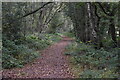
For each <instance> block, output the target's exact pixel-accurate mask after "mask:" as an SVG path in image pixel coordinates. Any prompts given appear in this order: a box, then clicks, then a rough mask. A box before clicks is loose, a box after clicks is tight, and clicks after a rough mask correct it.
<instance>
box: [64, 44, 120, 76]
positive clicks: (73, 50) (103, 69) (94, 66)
mask: <svg viewBox="0 0 120 80" xmlns="http://www.w3.org/2000/svg"><path fill="white" fill-rule="evenodd" d="M118 51H120V48H111V49H109V50H105V49H104V48H101V49H98V50H97V49H94V48H93V46H91V45H87V44H85V43H82V42H80V43H78V42H73V43H72V44H70V45H69V46H67V47H66V52H65V55H69V56H70V62H71V64H72V65H73V66H77V68H76V67H74V69H76V70H75V71H77V70H78V72H77V75H78V76H79V77H80V78H117V77H118V72H117V70H118V67H117V66H118V65H119V64H118Z"/></svg>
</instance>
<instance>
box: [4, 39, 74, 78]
mask: <svg viewBox="0 0 120 80" xmlns="http://www.w3.org/2000/svg"><path fill="white" fill-rule="evenodd" d="M70 40H71V39H70V38H66V37H64V38H63V40H61V41H60V42H58V43H55V44H54V45H52V46H50V47H48V48H47V49H45V50H43V51H42V57H41V58H38V59H37V60H35V61H34V62H33V63H31V64H27V65H25V66H24V67H23V68H15V69H11V70H3V77H4V78H74V75H73V74H72V73H71V72H70V69H69V67H68V64H67V63H68V62H67V60H66V56H65V55H64V54H63V53H64V49H65V47H66V46H67V45H68V44H69V43H70Z"/></svg>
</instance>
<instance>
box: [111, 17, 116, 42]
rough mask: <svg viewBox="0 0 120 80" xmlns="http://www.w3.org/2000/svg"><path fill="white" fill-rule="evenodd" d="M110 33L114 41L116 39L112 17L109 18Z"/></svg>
mask: <svg viewBox="0 0 120 80" xmlns="http://www.w3.org/2000/svg"><path fill="white" fill-rule="evenodd" d="M110 23H111V24H110V34H111V37H112V40H113V41H114V42H115V43H116V42H117V40H116V33H115V25H114V19H112V18H111V19H110Z"/></svg>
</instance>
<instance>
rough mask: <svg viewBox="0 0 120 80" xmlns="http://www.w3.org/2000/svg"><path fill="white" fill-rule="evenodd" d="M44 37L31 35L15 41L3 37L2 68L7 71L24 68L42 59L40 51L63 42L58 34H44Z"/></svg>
mask: <svg viewBox="0 0 120 80" xmlns="http://www.w3.org/2000/svg"><path fill="white" fill-rule="evenodd" d="M42 36H43V37H42ZM42 36H41V37H40V36H39V37H37V36H35V35H29V36H26V37H25V38H21V39H17V40H14V41H12V40H8V39H7V38H5V37H3V47H2V67H3V68H6V69H8V68H13V67H23V66H24V64H26V63H28V62H31V61H33V60H34V59H35V58H37V57H40V52H39V50H42V49H44V48H46V47H47V46H49V45H51V44H53V43H54V42H57V41H59V40H61V38H60V36H59V35H57V34H56V35H54V34H43V35H42Z"/></svg>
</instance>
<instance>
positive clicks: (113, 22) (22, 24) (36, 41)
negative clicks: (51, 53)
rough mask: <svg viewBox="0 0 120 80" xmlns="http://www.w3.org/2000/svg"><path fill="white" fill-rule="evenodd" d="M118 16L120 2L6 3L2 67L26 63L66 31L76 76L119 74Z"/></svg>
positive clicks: (4, 4)
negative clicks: (69, 39) (69, 40)
mask: <svg viewBox="0 0 120 80" xmlns="http://www.w3.org/2000/svg"><path fill="white" fill-rule="evenodd" d="M119 16H120V4H119V2H3V3H2V45H3V46H2V67H3V68H4V69H11V68H15V67H20V68H22V67H23V66H24V65H25V64H27V63H31V62H32V61H33V60H35V59H37V58H38V57H42V56H40V55H39V53H40V52H39V51H40V50H43V49H45V48H47V47H48V46H50V45H52V44H54V43H57V42H59V41H60V40H62V36H66V37H69V38H72V39H73V41H71V44H69V45H68V46H67V47H66V48H65V52H64V55H65V56H69V62H70V66H71V68H72V72H73V73H74V74H75V76H76V77H79V78H117V77H118V76H119V75H118V74H119V73H118V72H119V69H118V67H119V63H118V61H119V60H118V54H119V53H120V26H119V25H120V17H119Z"/></svg>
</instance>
